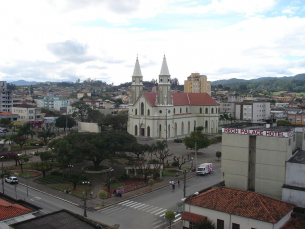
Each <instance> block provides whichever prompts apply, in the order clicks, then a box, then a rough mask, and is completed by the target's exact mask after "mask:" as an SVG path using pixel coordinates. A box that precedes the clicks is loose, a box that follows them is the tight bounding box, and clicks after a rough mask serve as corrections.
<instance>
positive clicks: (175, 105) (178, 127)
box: [127, 56, 219, 139]
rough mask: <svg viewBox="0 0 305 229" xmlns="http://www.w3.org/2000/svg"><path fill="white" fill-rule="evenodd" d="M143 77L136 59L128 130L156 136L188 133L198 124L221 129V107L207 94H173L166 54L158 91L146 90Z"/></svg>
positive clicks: (136, 133) (207, 131)
mask: <svg viewBox="0 0 305 229" xmlns="http://www.w3.org/2000/svg"><path fill="white" fill-rule="evenodd" d="M142 81H143V76H142V73H141V68H140V64H139V60H138V58H137V60H136V64H135V67H134V72H133V75H132V84H131V90H132V96H131V99H130V101H129V111H128V124H127V131H128V133H130V134H132V135H134V136H144V137H151V138H157V139H167V138H177V137H178V138H179V137H185V136H186V135H189V134H190V133H191V132H192V131H194V130H195V129H196V127H198V126H203V127H204V130H203V132H205V133H217V132H218V119H219V114H218V108H219V104H218V103H217V102H215V101H214V100H213V99H212V98H211V96H210V95H209V94H208V93H172V92H171V84H170V74H169V70H168V66H167V62H166V58H165V56H164V58H163V63H162V67H161V72H160V75H159V80H158V92H143V82H142Z"/></svg>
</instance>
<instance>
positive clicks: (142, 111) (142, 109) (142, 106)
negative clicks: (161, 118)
mask: <svg viewBox="0 0 305 229" xmlns="http://www.w3.org/2000/svg"><path fill="white" fill-rule="evenodd" d="M141 115H144V103H141Z"/></svg>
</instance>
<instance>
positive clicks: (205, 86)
mask: <svg viewBox="0 0 305 229" xmlns="http://www.w3.org/2000/svg"><path fill="white" fill-rule="evenodd" d="M207 79H208V77H207V76H206V75H200V74H199V73H192V74H191V75H190V76H189V77H187V80H185V81H184V92H185V93H208V94H209V95H211V81H207Z"/></svg>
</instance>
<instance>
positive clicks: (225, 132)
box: [221, 124, 305, 199]
mask: <svg viewBox="0 0 305 229" xmlns="http://www.w3.org/2000/svg"><path fill="white" fill-rule="evenodd" d="M272 125H274V124H272ZM304 131H305V128H303V127H277V126H270V124H266V125H258V124H253V125H250V124H248V125H242V126H238V127H236V126H232V125H228V126H227V127H225V128H222V161H221V172H222V180H225V183H226V186H227V187H231V188H237V189H241V190H252V191H255V192H258V193H260V194H263V195H267V196H270V197H272V198H276V199H281V198H282V186H283V184H284V183H285V166H286V161H287V160H288V159H289V158H290V157H291V155H292V154H293V153H294V152H295V151H296V149H302V150H304V147H305V144H304V143H305V140H304V139H305V138H304V136H305V135H304Z"/></svg>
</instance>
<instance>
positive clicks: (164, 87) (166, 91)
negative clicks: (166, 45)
mask: <svg viewBox="0 0 305 229" xmlns="http://www.w3.org/2000/svg"><path fill="white" fill-rule="evenodd" d="M158 105H173V98H172V96H171V83H170V74H169V71H168V67H167V62H166V58H165V55H164V57H163V63H162V67H161V72H160V75H159V82H158Z"/></svg>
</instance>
